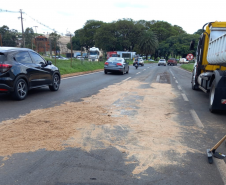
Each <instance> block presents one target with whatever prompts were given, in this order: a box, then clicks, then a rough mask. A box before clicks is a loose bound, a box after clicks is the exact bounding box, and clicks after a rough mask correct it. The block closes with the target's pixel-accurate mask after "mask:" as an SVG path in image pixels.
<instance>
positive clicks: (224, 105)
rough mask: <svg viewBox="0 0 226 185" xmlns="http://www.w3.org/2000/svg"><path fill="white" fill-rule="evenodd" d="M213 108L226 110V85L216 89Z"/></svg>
mask: <svg viewBox="0 0 226 185" xmlns="http://www.w3.org/2000/svg"><path fill="white" fill-rule="evenodd" d="M210 101H211V93H210ZM210 106H211V103H210ZM212 108H213V109H214V110H226V87H217V88H216V89H215V95H214V101H213V103H212Z"/></svg>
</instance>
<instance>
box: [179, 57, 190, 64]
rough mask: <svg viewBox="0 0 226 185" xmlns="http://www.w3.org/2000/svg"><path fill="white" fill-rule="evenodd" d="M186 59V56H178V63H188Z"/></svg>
mask: <svg viewBox="0 0 226 185" xmlns="http://www.w3.org/2000/svg"><path fill="white" fill-rule="evenodd" d="M188 62H189V61H188V60H186V58H180V60H179V63H180V64H188Z"/></svg>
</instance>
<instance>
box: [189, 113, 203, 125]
mask: <svg viewBox="0 0 226 185" xmlns="http://www.w3.org/2000/svg"><path fill="white" fill-rule="evenodd" d="M190 113H191V116H192V118H193V119H194V121H195V123H196V124H197V125H198V127H200V128H204V125H203V124H202V122H201V120H200V119H199V117H198V115H197V114H196V112H195V111H194V110H193V109H192V110H190Z"/></svg>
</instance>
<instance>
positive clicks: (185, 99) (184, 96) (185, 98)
mask: <svg viewBox="0 0 226 185" xmlns="http://www.w3.org/2000/svg"><path fill="white" fill-rule="evenodd" d="M181 95H182V97H183V99H184V101H189V100H188V98H187V96H186V95H185V94H183V93H182V94H181Z"/></svg>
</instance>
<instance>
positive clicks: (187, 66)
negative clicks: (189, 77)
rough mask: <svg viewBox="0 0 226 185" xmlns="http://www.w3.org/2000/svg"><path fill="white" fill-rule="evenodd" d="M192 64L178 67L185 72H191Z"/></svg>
mask: <svg viewBox="0 0 226 185" xmlns="http://www.w3.org/2000/svg"><path fill="white" fill-rule="evenodd" d="M193 66H194V64H183V65H181V66H180V67H181V68H183V69H185V70H187V71H192V70H193Z"/></svg>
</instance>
